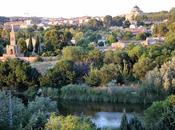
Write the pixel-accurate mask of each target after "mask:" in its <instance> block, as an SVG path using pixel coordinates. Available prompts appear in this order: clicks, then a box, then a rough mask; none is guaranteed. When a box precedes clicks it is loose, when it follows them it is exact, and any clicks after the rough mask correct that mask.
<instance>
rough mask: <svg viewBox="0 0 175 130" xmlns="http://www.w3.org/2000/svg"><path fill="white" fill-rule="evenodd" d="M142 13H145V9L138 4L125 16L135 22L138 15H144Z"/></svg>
mask: <svg viewBox="0 0 175 130" xmlns="http://www.w3.org/2000/svg"><path fill="white" fill-rule="evenodd" d="M142 15H143V11H142V10H141V9H140V8H139V7H138V6H137V5H136V6H134V7H133V8H132V9H131V11H130V13H129V14H126V16H125V18H126V20H129V21H130V22H133V21H135V18H136V17H137V16H142Z"/></svg>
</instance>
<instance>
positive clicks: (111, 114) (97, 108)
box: [58, 101, 148, 128]
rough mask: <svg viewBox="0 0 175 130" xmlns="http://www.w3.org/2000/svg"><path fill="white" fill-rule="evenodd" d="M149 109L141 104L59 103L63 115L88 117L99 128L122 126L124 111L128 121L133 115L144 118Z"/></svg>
mask: <svg viewBox="0 0 175 130" xmlns="http://www.w3.org/2000/svg"><path fill="white" fill-rule="evenodd" d="M147 107H148V105H147V106H144V105H139V104H119V103H117V104H116V103H84V102H72V101H58V109H59V112H60V114H62V115H70V114H71V115H77V116H80V115H86V116H90V117H91V120H92V122H93V123H94V124H95V125H96V126H97V127H98V128H104V127H112V128H118V127H119V126H120V122H121V117H122V113H123V110H125V111H126V115H127V117H128V119H130V118H131V117H132V116H133V114H134V113H135V114H136V115H138V116H140V117H143V111H144V110H145V109H146V108H147Z"/></svg>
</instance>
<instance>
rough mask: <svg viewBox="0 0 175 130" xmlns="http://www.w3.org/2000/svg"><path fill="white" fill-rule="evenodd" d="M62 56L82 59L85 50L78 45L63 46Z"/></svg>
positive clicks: (76, 59)
mask: <svg viewBox="0 0 175 130" xmlns="http://www.w3.org/2000/svg"><path fill="white" fill-rule="evenodd" d="M62 52H63V58H64V59H66V60H71V61H75V62H76V61H83V59H84V57H85V54H86V53H85V50H84V49H83V48H82V47H79V46H68V47H65V48H63V51H62Z"/></svg>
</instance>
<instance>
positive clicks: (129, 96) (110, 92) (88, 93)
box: [59, 85, 161, 104]
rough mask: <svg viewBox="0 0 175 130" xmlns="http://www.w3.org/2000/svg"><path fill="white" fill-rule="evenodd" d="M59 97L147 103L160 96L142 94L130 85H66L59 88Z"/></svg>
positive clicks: (89, 100)
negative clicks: (95, 86) (92, 86)
mask: <svg viewBox="0 0 175 130" xmlns="http://www.w3.org/2000/svg"><path fill="white" fill-rule="evenodd" d="M59 97H60V98H61V99H64V100H73V101H85V102H112V103H139V104H147V103H152V102H153V101H155V100H160V99H161V98H160V97H158V96H156V95H154V96H152V95H149V94H148V95H146V96H145V95H142V94H141V93H140V89H138V88H137V89H135V88H132V87H97V88H91V87H88V86H85V85H68V86H65V87H62V88H61V90H60V96H59Z"/></svg>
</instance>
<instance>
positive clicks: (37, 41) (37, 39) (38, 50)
mask: <svg viewBox="0 0 175 130" xmlns="http://www.w3.org/2000/svg"><path fill="white" fill-rule="evenodd" d="M39 52H40V40H39V36H38V35H37V36H36V44H35V53H39Z"/></svg>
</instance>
